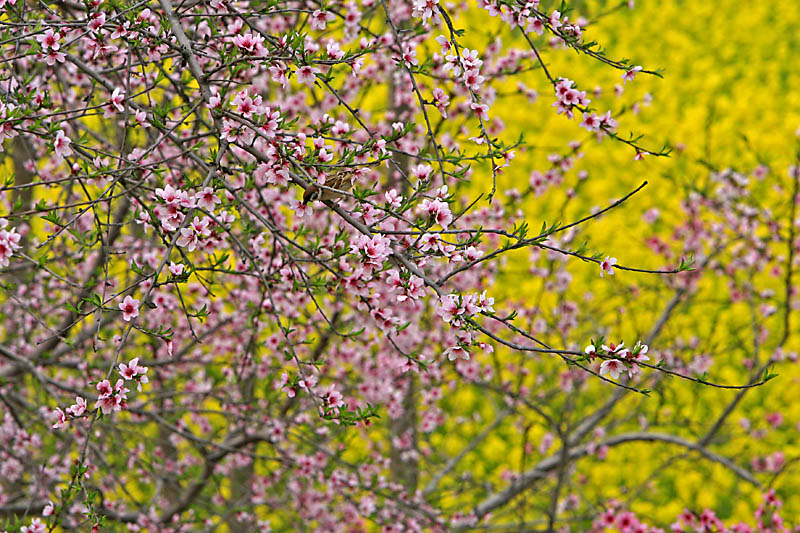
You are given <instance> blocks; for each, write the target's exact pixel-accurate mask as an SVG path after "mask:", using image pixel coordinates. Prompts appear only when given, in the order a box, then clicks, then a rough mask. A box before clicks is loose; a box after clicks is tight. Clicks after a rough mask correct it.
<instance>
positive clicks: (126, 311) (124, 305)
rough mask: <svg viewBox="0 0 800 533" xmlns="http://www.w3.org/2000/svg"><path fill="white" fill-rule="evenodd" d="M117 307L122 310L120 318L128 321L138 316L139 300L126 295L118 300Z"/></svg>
mask: <svg viewBox="0 0 800 533" xmlns="http://www.w3.org/2000/svg"><path fill="white" fill-rule="evenodd" d="M119 309H120V311H122V320H124V321H125V322H130V321H131V319H134V318H136V317H137V316H139V300H137V299H136V298H131V296H130V295H127V296H125V299H124V300H122V302H120V304H119Z"/></svg>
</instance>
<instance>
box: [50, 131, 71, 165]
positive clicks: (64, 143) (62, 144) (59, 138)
mask: <svg viewBox="0 0 800 533" xmlns="http://www.w3.org/2000/svg"><path fill="white" fill-rule="evenodd" d="M71 143H72V141H71V140H70V138H69V137H67V136H66V135H65V134H64V130H58V131H57V132H56V138H55V139H54V140H53V150H54V151H55V154H56V156H57V157H58V158H64V157H67V156H68V155H72V148H70V147H69V145H70V144H71Z"/></svg>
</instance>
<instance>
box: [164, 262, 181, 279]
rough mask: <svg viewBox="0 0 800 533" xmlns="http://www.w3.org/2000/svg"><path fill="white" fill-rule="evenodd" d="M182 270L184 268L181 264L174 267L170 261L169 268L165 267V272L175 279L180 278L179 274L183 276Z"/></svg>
mask: <svg viewBox="0 0 800 533" xmlns="http://www.w3.org/2000/svg"><path fill="white" fill-rule="evenodd" d="M184 268H185V267H184V265H183V263H179V264H177V265H176V264H175V263H174V262H172V261H170V263H169V266H167V270H169V273H170V274H172V275H173V276H176V277H177V276H180V275H181V274H183V271H184Z"/></svg>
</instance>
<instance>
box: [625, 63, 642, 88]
mask: <svg viewBox="0 0 800 533" xmlns="http://www.w3.org/2000/svg"><path fill="white" fill-rule="evenodd" d="M641 71H642V67H641V66H640V65H637V66H635V67H633V68H631V69H629V70H627V71H625V74H623V75H622V83H623V84H625V83H627V82H629V81H633V78H635V77H636V74H638V73H639V72H641Z"/></svg>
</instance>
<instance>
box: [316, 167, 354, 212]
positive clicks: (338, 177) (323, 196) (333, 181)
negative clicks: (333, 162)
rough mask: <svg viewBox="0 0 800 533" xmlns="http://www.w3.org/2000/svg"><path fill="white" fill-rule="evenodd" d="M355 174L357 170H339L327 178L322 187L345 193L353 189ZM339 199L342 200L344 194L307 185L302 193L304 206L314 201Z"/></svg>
mask: <svg viewBox="0 0 800 533" xmlns="http://www.w3.org/2000/svg"><path fill="white" fill-rule="evenodd" d="M356 172H358V169H352V168H348V169H345V170H340V171H338V172H335V173H333V174H331V175H329V176H327V177H326V178H325V183H324V184H323V185H325V187H330V188H331V189H339V190H340V191H345V192H347V191H349V190H350V189H352V188H353V178H355V175H356ZM339 198H344V194H342V193H338V192H335V191H331V190H328V189H321V188H319V187H317V186H316V185H314V184H311V185H309V186H308V188H307V189H306V192H305V193H303V203H304V204H307V203H308V202H313V201H314V200H319V201H321V202H324V201H325V200H338V199H339Z"/></svg>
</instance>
